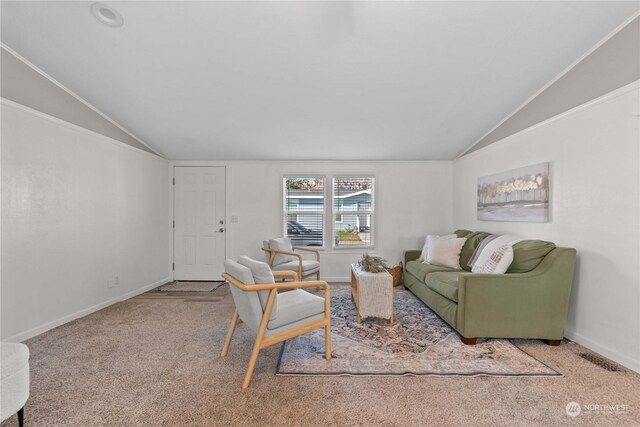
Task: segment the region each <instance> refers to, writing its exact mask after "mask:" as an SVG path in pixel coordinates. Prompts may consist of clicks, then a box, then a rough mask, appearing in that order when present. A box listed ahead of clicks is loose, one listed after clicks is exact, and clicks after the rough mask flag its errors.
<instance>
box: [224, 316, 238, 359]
mask: <svg viewBox="0 0 640 427" xmlns="http://www.w3.org/2000/svg"><path fill="white" fill-rule="evenodd" d="M239 320H240V316H239V315H238V310H236V311H234V312H233V317H232V318H231V325H229V332H227V338H226V339H225V340H224V346H223V347H222V354H221V356H222V357H225V356H226V355H227V353H228V352H229V346H230V345H231V338H233V333H234V332H235V331H236V326H238V323H240V322H239Z"/></svg>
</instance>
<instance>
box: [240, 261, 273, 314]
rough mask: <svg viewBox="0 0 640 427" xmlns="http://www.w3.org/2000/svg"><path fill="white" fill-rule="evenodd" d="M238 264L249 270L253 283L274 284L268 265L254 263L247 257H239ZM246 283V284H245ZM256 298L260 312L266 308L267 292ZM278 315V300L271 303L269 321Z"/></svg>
mask: <svg viewBox="0 0 640 427" xmlns="http://www.w3.org/2000/svg"><path fill="white" fill-rule="evenodd" d="M238 264H240V265H244V266H245V267H247V268H248V269H249V270H251V276H252V277H253V283H275V282H276V281H275V279H274V278H273V273H272V272H271V269H270V268H269V264H267V263H266V262H260V261H256V260H254V259H251V258H249V257H248V256H241V257H240V258H238ZM245 283H246V282H245ZM258 298H259V299H260V305H261V306H262V310H264V309H265V308H266V307H267V301H268V300H269V291H259V292H258ZM277 313H278V299H277V298H276V300H275V301H274V302H273V308H272V309H271V316H270V317H269V319H271V320H273V319H275V317H276V314H277ZM260 317H262V313H260Z"/></svg>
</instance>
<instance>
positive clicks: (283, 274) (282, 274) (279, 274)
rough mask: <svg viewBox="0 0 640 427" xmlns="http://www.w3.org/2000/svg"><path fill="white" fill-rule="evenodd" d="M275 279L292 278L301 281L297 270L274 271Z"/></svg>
mask: <svg viewBox="0 0 640 427" xmlns="http://www.w3.org/2000/svg"><path fill="white" fill-rule="evenodd" d="M272 273H273V278H274V279H291V280H293V281H294V282H297V281H299V280H300V279H299V278H298V273H296V272H295V271H272Z"/></svg>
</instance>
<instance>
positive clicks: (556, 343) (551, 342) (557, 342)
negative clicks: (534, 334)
mask: <svg viewBox="0 0 640 427" xmlns="http://www.w3.org/2000/svg"><path fill="white" fill-rule="evenodd" d="M540 341H542V342H543V343H545V344H546V345H550V346H552V347H557V346H559V345H560V342H561V341H562V340H540Z"/></svg>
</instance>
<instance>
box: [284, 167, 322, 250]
mask: <svg viewBox="0 0 640 427" xmlns="http://www.w3.org/2000/svg"><path fill="white" fill-rule="evenodd" d="M324 181H325V179H324V177H285V178H284V180H283V191H284V197H283V199H284V200H283V201H284V220H285V221H284V222H285V224H284V228H285V233H286V236H287V237H289V238H290V239H291V242H292V243H293V246H324V215H325V203H324V198H325V197H324Z"/></svg>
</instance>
